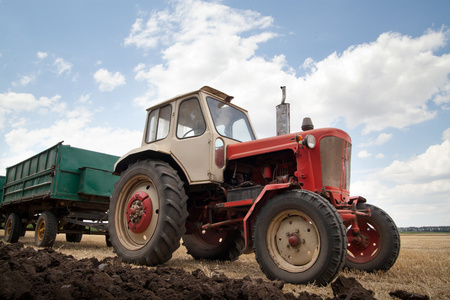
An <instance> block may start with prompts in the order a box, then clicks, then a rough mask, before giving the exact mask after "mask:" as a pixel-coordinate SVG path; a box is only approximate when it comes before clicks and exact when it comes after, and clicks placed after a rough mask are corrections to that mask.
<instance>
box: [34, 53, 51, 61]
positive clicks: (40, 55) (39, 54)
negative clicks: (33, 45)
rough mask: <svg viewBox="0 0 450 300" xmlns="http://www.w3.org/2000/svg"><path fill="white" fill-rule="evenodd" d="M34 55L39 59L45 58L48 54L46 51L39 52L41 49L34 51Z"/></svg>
mask: <svg viewBox="0 0 450 300" xmlns="http://www.w3.org/2000/svg"><path fill="white" fill-rule="evenodd" d="M36 56H37V57H38V58H39V59H41V60H42V59H45V58H47V56H48V53H47V52H41V51H38V52H37V53H36Z"/></svg>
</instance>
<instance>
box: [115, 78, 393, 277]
mask: <svg viewBox="0 0 450 300" xmlns="http://www.w3.org/2000/svg"><path fill="white" fill-rule="evenodd" d="M283 91H284V90H283ZM283 95H284V96H283V101H282V104H280V105H279V106H278V107H277V109H278V111H277V115H279V116H285V117H286V118H284V119H280V121H278V120H277V122H279V123H280V124H281V125H280V126H279V127H277V131H278V132H279V133H280V135H278V136H275V137H271V138H264V139H256V138H255V134H254V131H253V129H252V125H251V123H250V121H249V118H248V114H247V111H245V110H244V109H242V108H240V107H237V106H235V105H233V104H231V100H232V99H233V97H231V96H228V95H227V94H225V93H223V92H220V91H218V90H216V89H213V88H211V87H207V86H205V87H203V88H201V89H200V90H198V91H195V92H191V93H187V94H184V95H180V96H177V97H175V98H172V99H170V100H168V101H165V102H163V103H161V104H159V105H157V106H154V107H151V108H149V109H148V114H147V122H146V126H145V130H144V136H143V139H142V146H141V147H140V148H137V149H134V150H132V151H130V152H129V153H127V154H126V155H124V156H123V157H122V158H120V159H119V160H118V161H117V163H116V165H115V172H116V173H118V174H120V179H119V181H118V182H117V183H116V185H115V188H114V193H113V195H112V197H111V202H110V209H109V234H110V236H111V243H112V245H113V247H114V249H115V252H116V253H117V254H118V255H119V256H120V257H121V258H122V259H123V261H125V262H129V263H135V264H139V265H150V266H154V265H158V264H162V263H164V262H166V261H168V260H169V259H170V258H171V257H172V253H173V252H174V251H175V250H176V249H178V247H179V246H180V240H181V238H183V241H184V246H185V247H186V248H187V250H188V253H189V254H190V255H192V256H193V257H194V258H195V259H208V260H236V259H237V258H238V257H239V256H240V255H241V254H243V253H250V252H252V251H254V253H255V257H256V260H257V261H258V264H259V265H260V267H261V269H262V271H263V272H264V273H265V274H266V276H267V277H268V278H269V279H279V280H283V281H285V282H289V283H294V284H305V283H310V282H315V283H316V284H318V285H326V284H328V283H329V282H331V281H332V280H334V279H335V278H336V276H337V275H338V274H339V272H340V271H341V269H342V268H343V267H344V266H347V267H349V268H356V269H360V270H365V271H369V272H370V271H374V270H388V269H389V268H391V267H392V265H393V264H394V263H395V261H396V259H397V257H398V254H399V251H400V238H399V234H398V230H397V227H396V225H395V223H394V222H393V220H392V219H391V218H390V217H389V215H388V214H386V213H385V212H384V211H383V210H381V209H380V208H378V207H376V206H373V205H369V204H366V199H364V198H363V197H359V196H356V197H352V196H350V191H349V185H350V154H351V139H350V136H349V135H348V134H347V133H345V132H344V131H342V130H339V129H335V128H323V129H314V127H313V125H312V122H311V121H310V119H309V118H305V119H304V121H303V125H302V130H303V131H302V132H298V133H289V129H288V128H289V126H288V124H289V120H288V118H287V117H289V111H288V103H284V99H285V94H284V93H283Z"/></svg>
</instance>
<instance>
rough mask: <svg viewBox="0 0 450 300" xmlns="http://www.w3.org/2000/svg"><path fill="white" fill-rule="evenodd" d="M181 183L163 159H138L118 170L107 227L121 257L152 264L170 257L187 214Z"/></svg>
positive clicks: (130, 260)
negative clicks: (122, 170)
mask: <svg viewBox="0 0 450 300" xmlns="http://www.w3.org/2000/svg"><path fill="white" fill-rule="evenodd" d="M183 184H184V183H183V181H182V180H181V179H180V177H179V176H178V174H177V172H176V171H175V170H174V169H173V168H172V167H171V166H170V165H169V164H167V163H165V162H163V161H156V160H145V161H139V162H136V163H134V164H132V165H131V166H130V167H129V168H128V169H127V170H125V171H124V172H123V173H122V174H121V176H120V179H119V181H118V182H117V183H116V185H115V187H114V192H113V195H112V197H111V202H110V206H109V215H110V217H109V224H108V227H109V235H110V241H111V244H112V246H113V247H114V250H115V252H116V253H117V255H119V256H120V257H121V258H122V259H123V261H125V262H128V263H135V264H139V265H150V266H154V265H158V264H162V263H164V262H166V261H168V260H169V259H170V258H171V257H172V253H173V252H174V251H175V250H176V249H178V247H179V246H180V239H181V236H182V235H183V234H184V232H185V222H186V218H187V215H188V213H187V204H186V202H187V196H186V193H185V191H184V188H183Z"/></svg>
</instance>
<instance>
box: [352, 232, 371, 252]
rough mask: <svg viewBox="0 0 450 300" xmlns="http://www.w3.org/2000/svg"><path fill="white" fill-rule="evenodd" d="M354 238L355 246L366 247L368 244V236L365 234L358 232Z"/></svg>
mask: <svg viewBox="0 0 450 300" xmlns="http://www.w3.org/2000/svg"><path fill="white" fill-rule="evenodd" d="M357 237H358V238H357V239H355V243H354V244H355V246H356V247H357V248H359V249H366V248H367V247H368V246H369V237H368V236H367V235H366V234H362V233H360V234H358V235H357Z"/></svg>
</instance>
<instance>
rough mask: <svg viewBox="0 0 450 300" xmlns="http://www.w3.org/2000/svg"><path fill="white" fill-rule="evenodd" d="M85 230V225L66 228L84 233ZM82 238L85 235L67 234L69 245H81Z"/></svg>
mask: <svg viewBox="0 0 450 300" xmlns="http://www.w3.org/2000/svg"><path fill="white" fill-rule="evenodd" d="M72 225H73V224H72ZM84 228H85V227H84V226H83V225H73V226H70V225H69V226H66V229H74V230H79V231H82V230H83V229H84ZM82 238H83V233H66V241H67V242H69V243H80V242H81V240H82Z"/></svg>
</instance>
